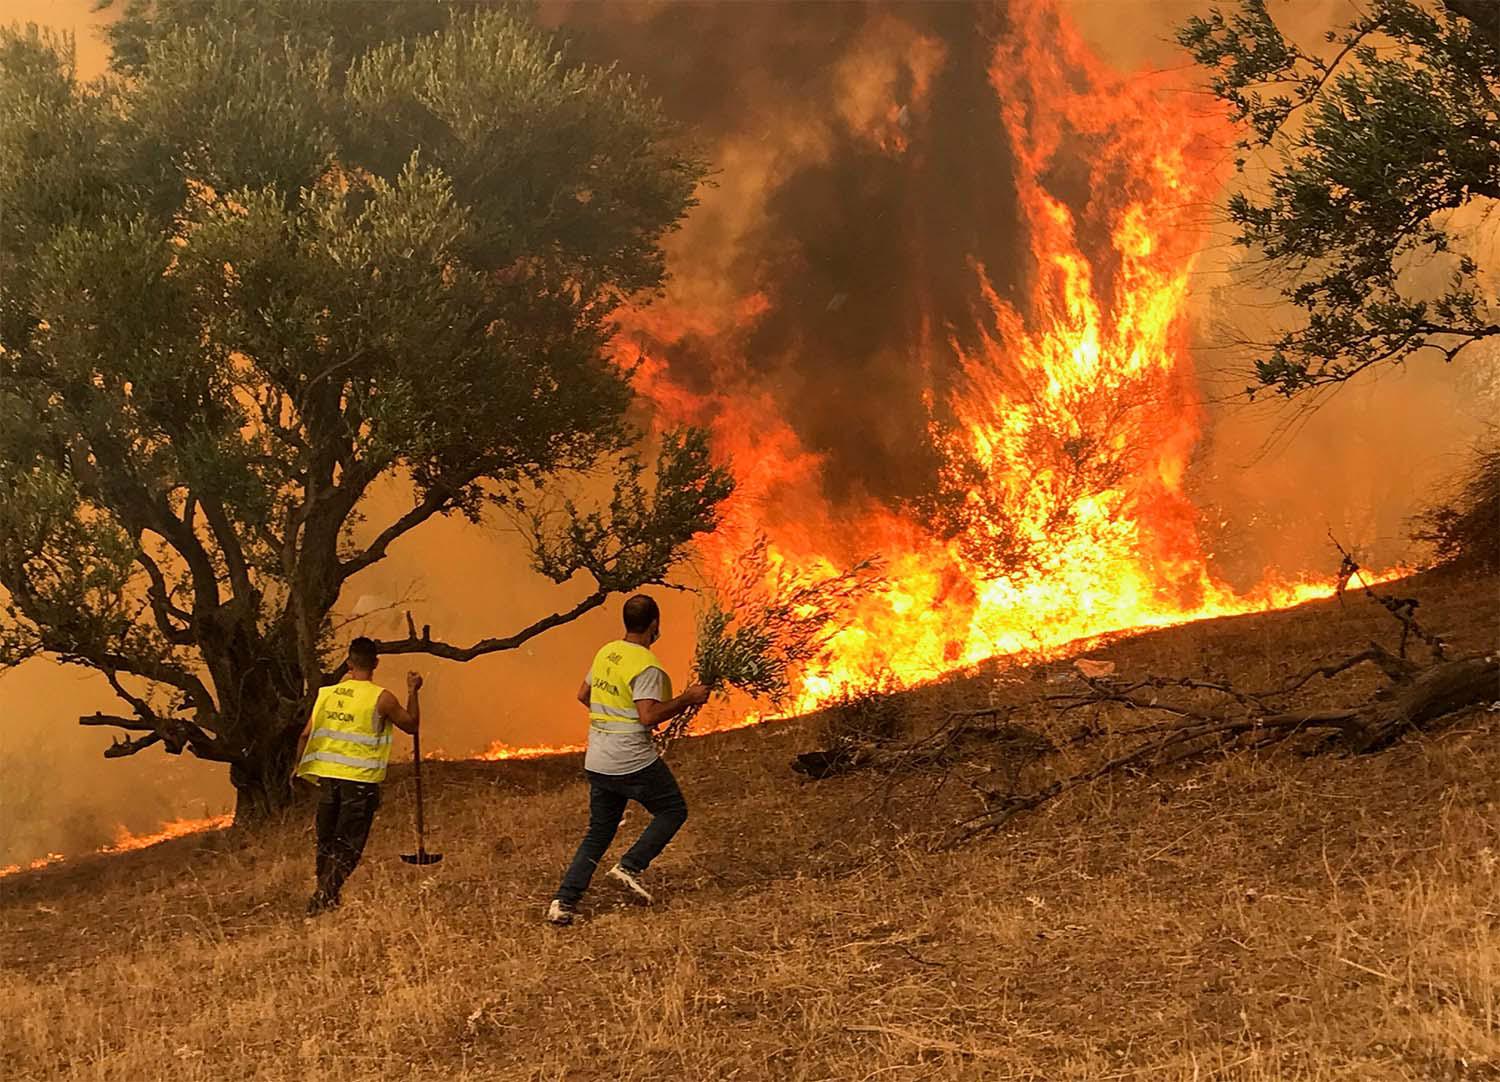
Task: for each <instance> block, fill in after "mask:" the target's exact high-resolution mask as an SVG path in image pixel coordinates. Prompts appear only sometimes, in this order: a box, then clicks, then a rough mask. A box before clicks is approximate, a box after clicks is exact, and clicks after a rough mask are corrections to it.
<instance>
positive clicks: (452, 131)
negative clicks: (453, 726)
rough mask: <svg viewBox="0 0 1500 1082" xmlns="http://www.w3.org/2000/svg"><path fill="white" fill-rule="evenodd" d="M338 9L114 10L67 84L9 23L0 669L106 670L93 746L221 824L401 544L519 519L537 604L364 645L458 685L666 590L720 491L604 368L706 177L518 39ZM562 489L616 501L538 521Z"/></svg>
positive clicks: (592, 75) (490, 22) (267, 791)
mask: <svg viewBox="0 0 1500 1082" xmlns="http://www.w3.org/2000/svg"><path fill="white" fill-rule="evenodd" d="M363 7H364V8H366V9H368V10H367V11H366V12H365V14H366V15H367V16H368V18H360V19H353V20H351V19H347V18H345V17H344V16H346V15H347V8H345V9H341V8H340V6H339V5H336V4H328V3H317V2H313V0H304V2H301V3H299V2H296V0H280V2H269V0H268V2H265V3H244V2H235V3H224V2H212V3H195V4H192V5H182V4H157V5H151V4H142V3H139V2H135V3H132V4H131V5H129V7H128V8H127V10H126V12H125V18H124V19H123V20H122V23H121V24H120V26H119V27H118V28H117V45H118V47H119V49H118V52H117V55H116V64H115V65H114V70H113V71H112V72H111V73H110V74H109V75H107V76H105V77H104V78H101V79H99V80H96V81H93V82H90V83H87V84H84V83H81V82H80V81H79V79H78V78H77V76H76V73H75V71H74V66H73V58H72V50H71V46H70V43H69V42H68V41H67V40H66V39H63V38H56V37H51V36H49V35H47V34H45V33H42V32H39V31H38V30H36V29H35V28H13V29H9V30H3V31H0V491H3V493H4V497H3V499H0V588H3V594H0V601H3V603H4V616H3V618H0V663H3V664H15V663H17V662H19V661H21V660H23V659H25V658H28V657H31V656H34V655H46V656H50V657H53V658H55V659H58V660H60V661H62V662H66V663H70V664H74V665H81V666H86V667H88V668H90V669H94V670H97V671H99V672H100V673H102V674H103V676H104V677H105V679H107V680H108V681H109V683H110V685H111V686H112V687H113V688H114V690H115V692H116V693H117V694H118V697H119V699H120V702H121V704H122V708H121V710H120V712H119V713H118V714H116V715H113V716H103V717H99V716H95V717H91V718H87V719H84V720H85V721H86V722H88V723H94V724H108V725H111V726H116V727H119V728H121V729H123V730H126V731H127V732H128V733H130V734H131V735H130V736H129V737H128V739H125V740H123V741H121V742H117V743H116V744H114V745H113V746H112V747H111V748H110V750H109V751H108V752H106V754H108V755H125V754H130V753H134V752H137V751H139V750H141V749H143V748H146V747H150V746H152V745H156V744H160V745H162V746H163V747H164V748H165V749H166V750H167V751H169V752H173V753H180V752H182V751H184V750H186V751H188V752H190V753H192V754H195V755H197V756H200V757H202V758H205V759H210V760H214V761H218V762H223V763H227V764H229V775H230V779H231V781H232V782H233V784H234V787H235V789H236V791H237V795H238V803H237V809H236V818H237V819H239V820H253V819H256V818H258V817H261V816H263V815H264V814H265V813H267V812H269V811H272V810H274V809H276V808H278V807H281V806H283V805H284V804H285V803H286V802H287V801H288V800H289V799H290V787H289V783H288V775H289V773H290V768H291V761H290V760H291V756H292V755H293V754H294V750H295V744H296V737H297V733H298V730H299V729H300V727H301V724H302V722H303V720H304V718H305V715H306V710H307V708H308V705H309V703H310V701H311V697H312V696H314V695H315V694H316V691H317V689H318V687H320V686H321V685H322V684H324V683H326V682H328V681H329V680H331V679H333V678H334V677H335V676H336V675H337V674H338V666H339V664H340V663H341V656H342V655H341V653H340V652H339V650H338V649H337V647H336V644H335V643H334V642H333V639H332V627H333V621H332V614H333V613H334V612H335V610H336V607H337V605H338V602H339V598H340V596H341V594H342V592H343V591H344V590H345V588H346V587H347V586H348V584H349V583H350V580H351V579H353V578H354V577H355V576H357V575H358V574H359V573H360V572H361V571H364V570H365V569H367V568H369V567H371V566H372V565H374V564H376V563H378V562H379V561H380V560H382V559H384V558H385V556H386V554H387V552H388V551H389V549H390V547H391V546H392V545H393V544H394V543H395V542H396V541H398V540H399V539H401V538H403V537H406V536H407V535H408V534H410V533H411V532H412V531H416V530H419V529H420V528H421V527H422V526H423V524H424V523H428V522H429V521H431V520H432V519H433V518H434V517H435V516H446V515H461V516H465V517H467V518H469V519H471V520H475V521H478V520H480V519H482V518H483V517H485V516H486V515H489V514H496V513H499V514H510V515H513V516H517V515H518V516H521V517H522V519H523V520H524V521H529V522H531V523H532V524H533V526H534V529H533V531H532V534H531V536H532V538H533V542H534V544H533V555H534V567H535V569H536V570H537V571H538V572H539V573H541V574H544V575H546V576H547V577H548V578H550V579H551V580H553V581H555V582H556V583H558V584H559V586H560V588H561V589H563V590H564V591H570V592H571V596H570V598H569V600H568V601H567V602H566V603H564V604H563V605H561V606H559V610H558V612H557V613H555V614H553V615H550V616H546V617H543V618H541V619H538V620H536V621H534V622H532V623H531V624H529V625H528V626H525V627H519V628H501V629H497V633H496V635H495V636H494V637H491V638H485V639H483V640H481V641H478V642H474V643H462V644H455V643H448V642H444V641H442V640H441V639H438V638H434V637H432V636H431V635H430V634H427V633H425V632H424V633H421V634H419V633H417V632H416V631H413V632H412V633H411V634H410V635H408V636H407V637H406V638H404V639H400V640H395V641H390V642H385V643H383V644H382V649H383V651H384V652H386V653H423V654H430V655H435V656H440V657H445V658H452V659H455V660H467V659H469V658H473V657H477V656H479V655H482V654H488V653H492V652H495V651H501V650H507V649H511V648H514V647H516V646H519V645H520V644H522V643H524V642H526V641H527V640H529V639H530V638H532V637H533V636H535V635H538V634H541V633H542V632H544V631H546V630H548V629H549V628H552V627H555V626H557V625H560V624H563V623H566V622H568V621H570V620H573V619H575V618H577V617H578V616H580V615H582V614H583V613H585V612H588V611H589V610H590V609H593V608H595V607H597V606H598V605H600V604H601V603H603V602H604V601H605V600H606V599H607V598H608V597H609V596H610V595H611V594H613V593H616V592H619V591H628V590H632V589H635V588H637V587H638V586H640V585H642V584H644V583H650V582H659V581H661V580H662V579H663V578H664V577H666V576H667V575H668V573H669V572H670V571H671V569H672V568H673V566H674V565H675V564H676V562H677V561H678V560H679V559H680V558H681V557H682V556H683V554H684V547H685V546H686V545H687V544H688V542H689V541H690V540H691V539H692V538H693V537H694V536H695V535H697V534H698V533H700V532H702V531H705V530H709V529H711V528H712V527H713V526H714V524H715V516H716V508H717V507H718V505H719V504H720V502H721V501H722V500H723V499H724V498H725V497H726V496H727V495H728V491H729V481H728V478H727V475H726V474H725V473H724V472H723V471H722V470H721V469H719V468H717V467H715V466H714V465H713V464H712V463H711V461H710V458H709V454H708V448H707V446H706V444H705V440H704V437H703V436H702V434H701V433H699V432H695V431H680V432H675V433H670V434H668V435H666V436H665V437H663V438H662V439H661V440H660V441H659V442H658V446H657V447H656V449H655V451H654V452H653V454H651V455H645V454H643V453H642V452H639V451H637V447H638V446H639V436H638V434H637V433H636V432H634V431H633V430H632V428H631V426H630V425H629V423H628V422H627V410H628V408H629V406H630V404H631V387H630V378H629V373H628V372H626V371H623V370H622V369H621V368H620V367H619V366H618V365H617V364H615V363H614V362H613V361H612V360H611V359H610V356H609V350H608V343H609V339H610V336H611V334H612V330H613V328H612V325H611V313H612V312H615V311H617V310H618V309H619V307H620V306H621V305H622V304H625V303H628V302H631V301H635V300H640V299H642V298H644V297H647V296H649V295H650V294H651V293H652V291H654V290H656V289H658V288H659V287H660V286H661V284H662V282H663V279H664V275H665V264H664V257H663V253H662V249H661V247H660V242H661V240H662V238H663V236H664V235H665V234H666V233H667V232H668V231H670V230H672V229H674V228H675V227H676V226H677V225H678V223H679V222H680V221H681V220H682V218H683V216H684V214H685V213H686V212H687V210H688V209H689V208H690V207H691V206H692V205H693V198H694V192H695V190H696V188H697V185H698V184H699V183H700V181H701V180H702V177H703V175H704V171H705V166H704V165H703V163H702V162H700V161H699V160H697V159H696V158H695V157H694V156H693V155H692V154H691V153H690V152H688V151H686V150H684V149H683V147H682V146H681V143H680V139H681V136H680V133H678V132H676V131H674V130H673V129H672V127H671V126H670V125H669V124H668V123H667V122H666V121H665V119H664V117H663V114H662V112H661V110H660V108H659V106H658V104H657V103H656V102H655V101H654V100H652V99H651V98H649V97H647V96H646V95H645V93H644V92H643V89H642V88H641V87H640V86H639V85H638V84H637V83H635V82H634V81H632V80H631V79H629V78H626V77H624V76H622V75H620V74H617V73H615V72H614V71H612V70H608V69H601V68H598V67H590V66H585V65H577V64H571V63H569V62H568V61H567V59H566V57H565V55H563V54H561V53H560V52H559V50H558V48H557V47H556V46H554V44H553V43H552V42H551V41H550V40H549V39H548V38H546V37H545V36H542V35H540V34H539V33H538V32H537V31H536V30H535V29H533V28H532V27H531V26H530V25H529V24H528V23H526V22H525V21H523V20H522V19H520V18H518V17H517V16H516V15H515V14H514V13H511V12H509V11H504V10H496V9H485V10H478V11H471V10H466V9H465V7H464V6H459V5H454V6H451V7H450V6H447V5H415V7H418V8H422V9H423V10H422V11H420V12H418V14H420V15H422V17H423V18H422V19H414V18H413V14H412V11H413V7H414V5H390V4H380V5H363ZM189 8H190V9H191V17H190V18H188V17H174V13H175V15H178V16H180V15H182V12H183V11H186V10H188V9H189ZM382 17H384V18H386V19H387V22H386V23H384V24H383V23H381V22H380V21H379V20H380V19H381V18H382ZM424 20H425V21H424ZM583 473H587V474H588V475H589V476H590V477H592V478H594V479H595V480H594V482H593V483H594V485H595V486H598V485H599V484H600V482H599V480H598V479H599V478H600V477H603V478H604V479H605V482H606V483H605V484H604V485H603V488H604V490H605V491H607V490H608V489H609V488H610V487H612V488H613V496H612V497H606V498H605V499H604V500H603V501H602V505H601V506H599V507H591V506H589V505H587V504H585V505H584V506H575V505H574V504H571V503H569V504H566V505H565V510H563V511H562V513H560V514H549V515H546V516H543V515H539V514H536V513H535V512H534V511H532V510H531V509H532V508H534V507H535V506H537V501H538V500H539V498H543V499H544V498H546V497H547V496H548V495H549V494H550V495H551V496H552V497H553V502H557V495H556V494H557V493H558V492H559V491H560V489H559V485H560V484H562V483H563V482H564V481H565V479H566V478H568V477H570V476H576V475H579V474H583ZM374 491H380V492H383V493H387V494H389V493H390V492H396V493H400V494H403V495H402V498H403V499H404V500H405V503H403V504H402V507H401V509H400V512H399V513H398V514H394V515H393V516H392V517H391V518H390V519H389V521H374V520H371V521H366V518H367V516H368V515H369V514H371V513H372V509H373V508H374V507H375V506H377V504H376V503H372V501H371V500H370V499H369V497H370V495H371V493H372V492H374ZM388 502H389V501H388V499H382V500H380V501H379V504H378V505H379V506H384V505H386V504H387V503H388ZM580 582H582V583H583V585H582V586H581V587H580V586H579V583H580Z"/></svg>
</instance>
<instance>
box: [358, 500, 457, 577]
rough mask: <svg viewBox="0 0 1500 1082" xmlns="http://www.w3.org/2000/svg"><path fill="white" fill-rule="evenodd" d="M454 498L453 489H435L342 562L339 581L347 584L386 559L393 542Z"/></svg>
mask: <svg viewBox="0 0 1500 1082" xmlns="http://www.w3.org/2000/svg"><path fill="white" fill-rule="evenodd" d="M452 498H453V490H452V489H448V488H445V489H442V490H441V491H439V490H436V489H434V490H433V491H432V492H429V493H428V494H427V496H426V497H425V498H424V499H423V500H422V501H421V502H420V503H419V504H417V505H416V506H415V507H413V508H412V509H411V510H410V511H408V512H406V514H404V515H402V516H401V517H400V518H398V519H397V520H396V521H395V522H393V523H391V524H390V525H389V526H387V527H386V528H385V529H383V530H381V531H380V533H379V534H377V535H376V536H375V540H373V541H371V542H370V544H369V546H368V547H367V548H366V549H365V550H364V551H363V552H361V553H360V554H359V555H357V556H355V557H353V558H352V559H349V560H345V561H343V562H341V563H340V564H339V570H338V580H339V581H340V582H345V581H347V580H349V579H350V578H352V577H353V576H355V575H356V574H358V573H359V572H361V571H363V570H364V569H365V568H367V567H369V566H370V565H371V564H376V563H379V562H380V561H381V560H383V559H385V553H386V550H387V549H388V548H390V546H391V543H392V542H394V541H395V540H396V539H397V538H399V537H401V536H402V535H403V534H406V533H408V532H410V531H411V530H414V529H416V528H417V527H418V526H420V525H422V523H424V522H426V521H427V520H428V519H430V518H431V517H432V516H433V515H435V514H437V513H438V512H440V511H442V510H443V508H444V506H445V505H446V504H448V503H449V502H450V501H451V500H452Z"/></svg>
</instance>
